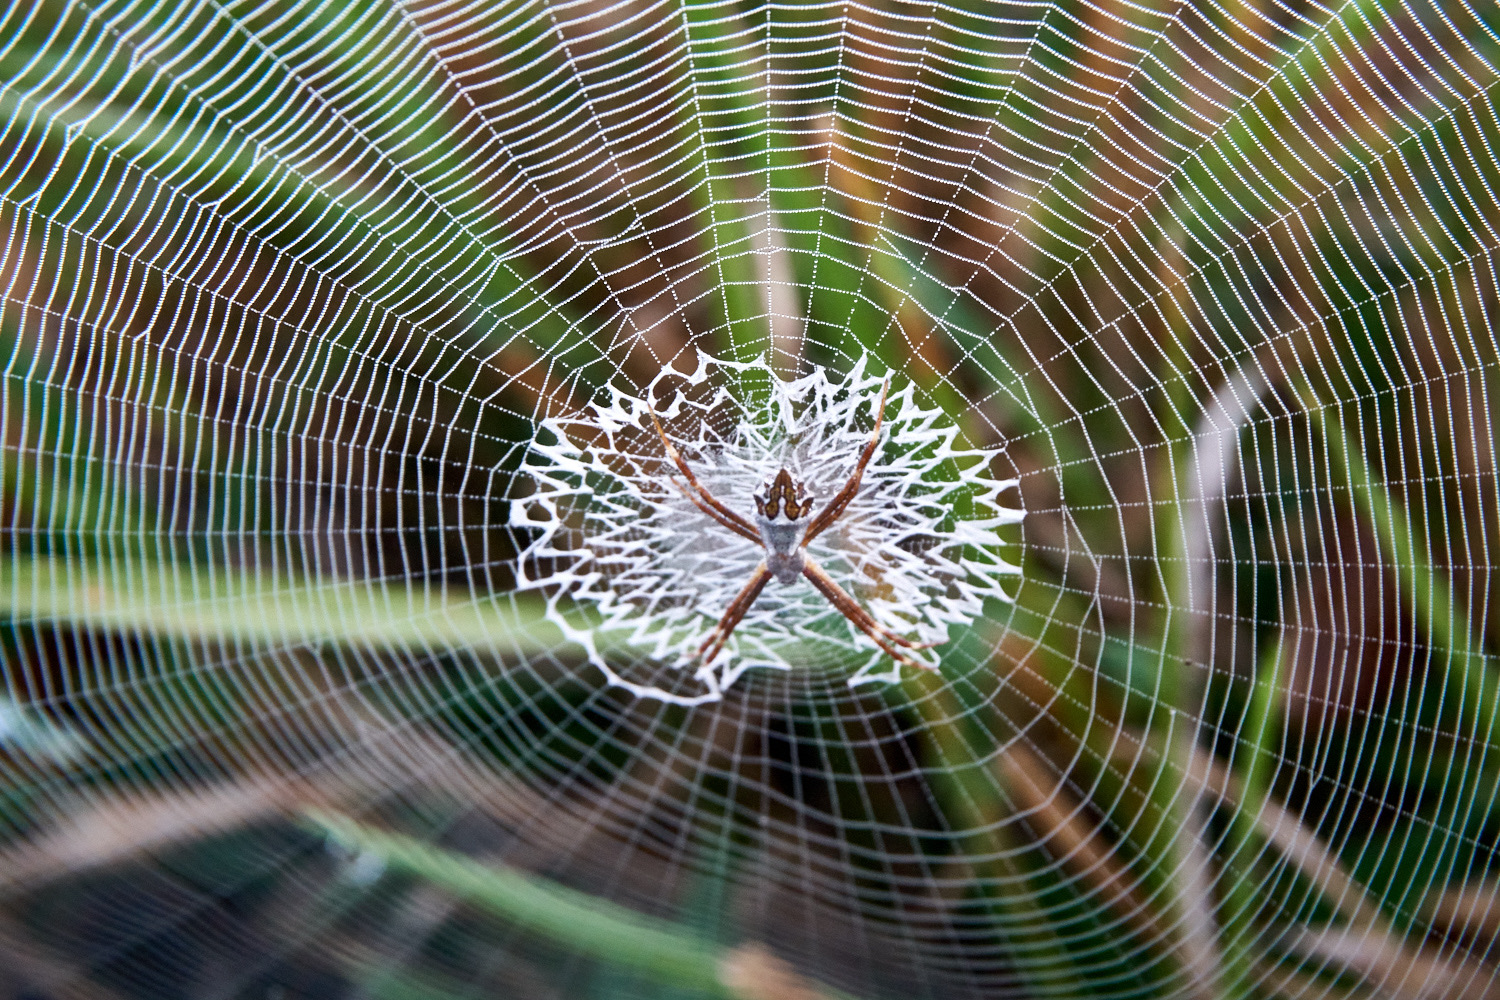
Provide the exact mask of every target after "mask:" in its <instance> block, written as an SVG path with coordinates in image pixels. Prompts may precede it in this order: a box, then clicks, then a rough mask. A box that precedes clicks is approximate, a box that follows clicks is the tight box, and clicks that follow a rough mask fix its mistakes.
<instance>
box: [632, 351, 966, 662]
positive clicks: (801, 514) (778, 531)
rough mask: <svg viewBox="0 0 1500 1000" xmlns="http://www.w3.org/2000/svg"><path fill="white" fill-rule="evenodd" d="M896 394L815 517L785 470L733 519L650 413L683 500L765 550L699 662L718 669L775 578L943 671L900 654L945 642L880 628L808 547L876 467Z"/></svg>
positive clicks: (895, 653) (886, 647) (896, 652)
mask: <svg viewBox="0 0 1500 1000" xmlns="http://www.w3.org/2000/svg"><path fill="white" fill-rule="evenodd" d="M890 388H891V380H890V379H886V380H885V384H884V385H883V386H882V387H881V389H880V399H879V400H878V401H877V402H876V403H875V429H874V430H873V431H871V432H870V440H869V443H867V444H866V445H865V447H864V450H863V451H862V452H860V455H859V461H858V462H857V463H856V464H855V466H854V473H853V474H852V475H851V476H850V477H849V480H848V482H846V483H845V484H844V487H843V489H841V490H839V491H838V493H837V494H836V495H835V496H834V498H833V499H832V500H831V501H829V503H828V506H826V507H824V508H823V510H822V512H821V513H820V514H818V516H817V517H813V516H812V509H813V501H814V498H813V497H812V496H809V495H808V493H807V491H806V489H805V488H804V487H803V485H802V482H801V481H800V480H798V479H797V478H796V477H795V476H793V475H792V474H791V473H790V472H788V471H787V470H786V469H785V468H782V469H780V470H779V471H778V472H777V473H776V474H775V475H774V476H770V477H768V478H767V479H766V481H765V482H764V483H762V484H761V487H760V489H758V490H756V491H755V518H754V520H753V521H752V520H750V519H748V518H745V517H742V516H741V515H739V514H737V513H735V512H734V511H733V510H731V509H730V508H728V507H726V506H725V505H724V504H722V503H720V502H719V501H718V500H717V499H716V498H715V497H714V495H713V494H712V493H710V492H708V490H707V489H706V488H705V487H704V486H703V484H702V483H700V482H699V481H698V477H697V476H695V475H693V470H692V469H690V468H688V464H687V461H686V460H684V459H683V457H682V453H681V452H679V451H678V450H677V446H676V445H674V444H672V441H671V439H670V438H668V437H667V432H666V431H665V430H664V429H663V428H662V425H661V421H660V420H658V419H657V418H656V414H655V413H654V412H652V413H651V422H652V423H653V424H655V425H656V433H657V434H658V435H660V436H661V443H662V447H663V448H665V449H666V452H667V457H668V458H670V459H671V460H672V464H673V465H675V466H677V469H678V471H679V472H681V473H682V476H683V478H684V479H686V480H687V483H686V484H684V483H682V482H680V481H678V480H677V479H676V478H675V477H674V478H672V485H673V486H676V487H677V488H678V489H679V490H681V491H682V495H683V496H685V497H687V498H688V500H690V501H692V503H693V504H694V505H695V506H696V507H697V508H698V509H699V510H701V511H703V513H705V514H707V515H708V516H709V517H711V518H713V519H714V520H715V521H717V522H719V523H720V524H722V525H723V526H724V527H726V528H728V529H729V530H730V531H733V532H734V533H735V534H737V535H740V536H742V537H744V538H747V539H749V540H750V541H752V542H754V543H755V544H756V545H759V546H760V547H761V548H762V549H763V550H764V551H765V554H766V557H765V558H764V559H763V560H761V562H760V565H758V566H756V567H755V571H754V572H752V573H751V574H750V580H749V582H748V583H746V584H745V586H744V589H742V590H741V591H740V592H739V595H738V596H737V597H735V599H734V600H733V601H732V602H730V605H729V608H728V610H726V611H725V612H724V617H723V618H721V619H719V624H718V625H717V626H715V628H714V630H713V631H712V632H710V633H709V634H708V638H707V639H704V640H703V643H702V645H700V646H699V647H698V656H699V658H701V659H702V660H703V662H705V663H712V662H713V660H714V657H716V656H718V655H719V652H720V651H721V650H722V649H723V648H724V644H725V643H726V642H728V641H729V636H730V635H731V634H732V633H733V632H734V630H735V627H736V626H737V625H739V623H740V622H741V621H742V620H743V619H744V617H745V615H746V614H747V613H748V612H749V611H750V606H751V605H752V604H754V603H755V599H756V598H757V597H759V596H760V592H761V591H762V590H764V589H765V588H766V584H768V583H770V582H771V581H772V580H773V579H774V580H775V581H776V582H777V583H781V584H788V583H795V582H796V581H797V577H798V576H804V577H806V578H807V580H808V582H809V583H811V584H812V585H813V586H814V587H816V588H817V589H818V592H819V593H820V594H822V595H823V596H824V597H826V598H827V599H828V602H829V603H830V604H832V605H833V606H834V607H835V608H837V609H838V610H839V612H840V613H841V614H842V615H843V616H844V617H845V618H847V619H849V620H850V621H851V622H853V623H854V624H855V626H856V627H858V628H859V630H860V631H862V632H864V633H865V635H867V636H869V637H870V638H871V639H872V640H874V642H875V645H877V646H879V647H880V649H881V650H882V651H883V652H884V653H885V654H886V655H887V656H889V657H890V658H891V659H893V660H895V661H896V662H897V663H901V664H905V665H906V666H909V667H916V668H918V669H920V670H935V669H937V668H936V667H933V666H931V665H930V664H926V663H923V662H922V661H921V660H918V659H916V658H915V657H913V656H911V655H909V654H907V653H904V652H902V649H903V648H904V649H927V648H929V647H932V646H936V645H939V643H935V642H912V641H911V640H910V639H906V638H904V637H902V636H899V635H897V634H896V633H894V632H892V631H891V630H890V629H888V628H886V627H885V626H884V625H882V624H880V623H879V622H878V621H876V620H875V616H874V615H872V614H870V612H868V611H866V610H865V609H864V608H863V607H861V606H860V604H859V602H858V601H856V600H855V599H854V598H853V597H851V596H849V593H848V592H847V591H845V590H844V588H843V587H840V586H839V585H838V584H837V583H836V582H834V579H833V577H831V576H829V575H828V573H827V572H826V571H825V570H824V569H823V567H821V566H819V565H818V564H817V562H816V561H815V560H814V559H813V558H812V557H811V556H809V555H808V554H807V544H808V543H809V542H811V541H812V540H813V539H814V538H817V537H818V536H819V535H821V534H822V533H823V532H824V531H826V530H827V529H828V528H829V526H830V525H832V524H833V523H834V522H835V521H837V520H838V519H839V517H840V516H841V515H842V514H843V513H844V511H845V509H847V508H848V506H849V504H850V502H851V501H853V499H854V497H855V496H856V495H857V494H858V493H859V484H860V480H861V479H862V478H863V477H864V474H865V467H866V466H867V465H869V464H870V459H871V458H873V457H874V455H875V449H876V447H877V446H878V445H879V443H880V425H881V421H882V420H883V419H884V418H885V396H886V393H887V392H888V391H889V390H890ZM897 647H901V648H897Z"/></svg>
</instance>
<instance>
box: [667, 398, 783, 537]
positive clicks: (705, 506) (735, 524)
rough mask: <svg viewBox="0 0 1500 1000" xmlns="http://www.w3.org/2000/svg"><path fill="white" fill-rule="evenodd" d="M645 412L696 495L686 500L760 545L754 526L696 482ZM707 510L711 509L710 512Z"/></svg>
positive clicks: (673, 447) (675, 448) (668, 441)
mask: <svg viewBox="0 0 1500 1000" xmlns="http://www.w3.org/2000/svg"><path fill="white" fill-rule="evenodd" d="M646 412H647V413H649V414H650V415H651V423H652V424H653V425H655V427H656V433H657V434H658V435H660V436H661V445H662V447H663V448H665V449H666V452H667V457H668V458H670V459H671V460H672V464H673V465H675V466H677V469H678V471H679V472H681V473H682V475H683V476H684V478H686V479H687V481H688V483H689V484H691V485H692V487H693V492H694V493H696V494H697V496H694V495H693V494H691V493H689V494H687V498H688V499H689V500H691V501H693V503H695V504H697V505H698V507H699V509H700V510H702V511H703V512H704V513H706V514H708V515H709V516H710V517H713V518H714V519H715V520H716V521H718V522H719V523H720V524H722V525H724V527H726V528H728V529H729V530H730V531H733V532H736V533H738V534H740V535H743V536H744V537H745V538H748V539H750V541H752V542H754V543H755V544H756V545H760V544H761V540H760V532H758V531H756V530H755V525H753V524H751V523H750V522H749V521H747V520H745V519H744V518H743V517H741V516H740V515H738V514H736V513H735V512H734V511H732V510H730V509H729V508H728V507H726V506H724V505H723V504H721V503H719V501H717V500H715V499H714V495H713V494H712V493H710V492H708V490H707V489H705V488H704V486H703V484H702V483H700V482H698V477H697V476H695V475H693V470H692V469H690V468H688V464H687V460H686V459H684V458H683V457H682V453H681V452H680V451H678V450H677V446H676V445H675V444H673V443H672V440H671V438H669V437H667V432H666V430H665V429H664V428H663V427H662V425H661V421H660V420H657V419H656V413H655V411H652V410H648V411H646ZM683 492H684V493H687V491H686V490H683ZM700 501H701V502H700ZM709 508H713V509H712V510H710V509H709Z"/></svg>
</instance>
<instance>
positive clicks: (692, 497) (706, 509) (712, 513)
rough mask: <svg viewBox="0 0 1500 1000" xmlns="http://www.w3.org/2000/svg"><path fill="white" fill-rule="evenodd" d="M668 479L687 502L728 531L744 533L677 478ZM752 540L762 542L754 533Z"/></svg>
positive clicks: (757, 542) (756, 542) (759, 543)
mask: <svg viewBox="0 0 1500 1000" xmlns="http://www.w3.org/2000/svg"><path fill="white" fill-rule="evenodd" d="M670 480H671V483H672V485H673V486H675V487H677V489H678V492H680V493H681V494H682V495H683V496H685V497H687V499H688V502H689V503H691V504H692V505H693V506H695V507H697V508H698V509H699V510H701V511H703V513H705V514H707V515H708V516H709V517H711V518H713V519H714V520H715V521H718V522H719V523H720V524H722V525H723V526H724V527H726V528H728V529H729V530H730V531H734V532H738V533H739V534H742V535H743V534H745V533H744V532H743V531H740V526H739V525H738V524H737V523H735V522H734V521H731V520H730V519H729V518H727V517H725V516H724V515H723V514H720V513H719V512H718V511H717V510H715V509H714V508H713V507H710V506H709V505H708V504H706V503H704V502H703V501H702V500H701V499H699V498H698V495H697V494H696V493H694V492H693V491H692V490H690V489H688V488H687V487H686V486H684V485H682V483H680V482H678V481H677V479H676V477H670ZM746 537H747V538H748V537H749V536H748V535H747V536H746ZM753 541H754V542H755V544H757V545H761V544H763V543H762V542H761V540H760V536H759V535H756V536H755V538H754V539H753Z"/></svg>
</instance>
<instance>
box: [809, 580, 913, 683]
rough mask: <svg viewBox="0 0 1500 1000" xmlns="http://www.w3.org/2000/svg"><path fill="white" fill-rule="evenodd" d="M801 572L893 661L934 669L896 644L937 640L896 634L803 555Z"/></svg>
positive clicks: (911, 644)
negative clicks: (923, 639)
mask: <svg viewBox="0 0 1500 1000" xmlns="http://www.w3.org/2000/svg"><path fill="white" fill-rule="evenodd" d="M802 575H803V576H805V577H807V579H808V580H809V581H810V582H811V583H812V585H813V586H814V587H817V588H818V592H819V593H820V594H822V595H823V596H824V597H826V598H828V603H830V604H832V605H833V606H834V607H835V608H837V609H838V610H839V612H840V613H841V614H843V616H844V617H845V618H847V619H849V620H850V621H851V622H853V623H854V624H855V625H857V626H858V627H859V629H860V631H861V632H863V633H864V634H865V635H867V636H869V637H870V638H871V639H874V640H875V645H877V646H879V647H880V648H881V651H882V652H884V653H885V654H886V655H887V656H889V657H890V658H891V659H893V660H895V661H896V662H897V663H903V664H905V665H906V666H908V667H916V668H917V669H918V670H936V669H937V667H934V666H932V665H931V664H929V663H923V662H922V661H921V660H918V659H916V658H915V657H913V656H910V655H908V654H906V653H903V652H902V651H901V650H899V649H897V648H896V647H897V646H905V647H906V648H907V649H930V648H931V647H933V646H940V645H942V643H938V642H912V641H911V640H910V639H907V638H905V637H904V636H899V635H897V634H896V633H894V632H892V631H891V630H890V629H888V628H886V627H885V626H884V625H882V624H880V623H879V622H878V621H876V620H875V616H874V615H872V614H870V612H868V611H866V610H865V609H864V608H862V607H861V606H860V604H859V602H858V601H856V600H855V599H854V598H853V597H850V596H849V593H848V592H847V591H846V590H844V588H843V587H840V586H839V585H838V583H837V582H836V581H835V580H834V579H833V577H831V576H829V575H828V573H827V571H826V570H824V569H823V567H822V566H819V565H818V564H817V563H816V562H814V561H813V560H812V559H810V558H805V559H804V560H803V563H802Z"/></svg>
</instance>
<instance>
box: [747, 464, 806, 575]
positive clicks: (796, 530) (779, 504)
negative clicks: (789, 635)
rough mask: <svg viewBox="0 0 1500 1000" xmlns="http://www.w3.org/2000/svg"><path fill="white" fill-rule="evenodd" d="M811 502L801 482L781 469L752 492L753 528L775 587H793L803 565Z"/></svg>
mask: <svg viewBox="0 0 1500 1000" xmlns="http://www.w3.org/2000/svg"><path fill="white" fill-rule="evenodd" d="M812 508H813V498H812V497H811V496H809V495H808V494H807V490H806V488H805V487H803V485H802V481H801V480H799V479H796V478H794V477H793V476H792V474H791V473H790V472H788V471H787V470H786V469H782V470H780V471H779V472H777V473H776V475H774V476H770V477H768V478H767V479H766V481H765V482H764V483H762V484H761V486H760V489H758V490H756V491H755V527H756V529H757V530H758V531H759V532H760V540H761V544H762V545H764V546H765V549H766V569H768V570H770V571H771V575H772V576H774V577H776V582H778V583H796V582H797V578H798V577H799V576H801V575H802V567H803V564H804V558H803V550H802V540H803V538H804V537H805V536H806V534H807V525H808V522H809V521H810V520H811V516H812Z"/></svg>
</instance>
